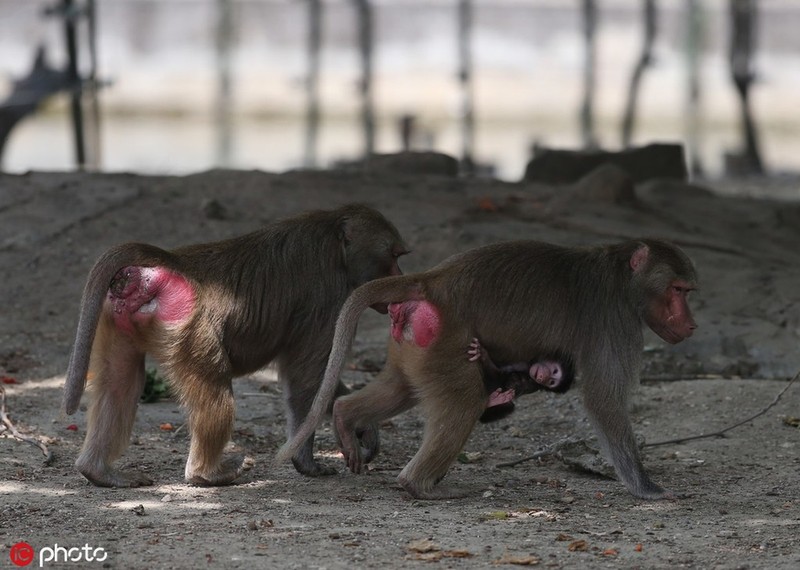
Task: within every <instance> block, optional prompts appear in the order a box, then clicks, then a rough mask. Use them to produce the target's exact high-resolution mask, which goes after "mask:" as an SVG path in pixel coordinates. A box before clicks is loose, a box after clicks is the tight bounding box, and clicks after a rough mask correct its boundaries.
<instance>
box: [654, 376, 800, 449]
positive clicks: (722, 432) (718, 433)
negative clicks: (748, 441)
mask: <svg viewBox="0 0 800 570" xmlns="http://www.w3.org/2000/svg"><path fill="white" fill-rule="evenodd" d="M798 378H800V372H798V373H797V374H795V375H794V378H792V379H791V380H789V383H788V384H786V386H784V387H783V390H781V391H780V392H778V395H777V396H775V399H774V400H772V402H770V404H769V405H768V406H767V407H765V408H764V409H763V410H761V411H760V412H758V413H756V414H754V415H752V416H750V417H749V418H746V419H744V420H742V421H740V422H737V423H735V424H733V425H732V426H728V427H726V428H725V429H721V430H719V431H715V432H712V433H702V434H700V435H691V436H688V437H679V438H676V439H668V440H665V441H656V442H653V443H645V444H644V445H643V446H642V447H655V446H657V445H667V444H669V443H684V442H686V441H692V440H695V439H703V438H706V437H722V436H723V435H725V433H727V432H729V431H731V430H732V429H734V428H737V427H739V426H740V425H743V424H746V423H747V422H750V421H753V420H754V419H756V418H757V417H759V416H762V415H764V414H766V413H767V411H769V409H770V408H772V407H773V406H774V405H775V404H777V403H778V400H780V399H781V396H783V394H784V393H785V392H786V390H788V389H789V386H791V385H792V384H793V383H794V381H795V380H797V379H798Z"/></svg>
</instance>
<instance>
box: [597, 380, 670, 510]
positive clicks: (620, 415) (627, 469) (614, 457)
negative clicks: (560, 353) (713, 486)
mask: <svg viewBox="0 0 800 570" xmlns="http://www.w3.org/2000/svg"><path fill="white" fill-rule="evenodd" d="M603 380H604V379H603V378H589V379H587V380H586V381H585V382H584V383H583V384H584V398H583V403H584V406H585V407H586V411H587V412H588V414H589V418H590V419H591V421H592V424H593V425H594V427H595V432H596V433H597V438H598V440H599V442H600V444H601V446H602V447H603V449H604V450H605V451H606V454H607V457H608V459H609V460H610V461H611V463H612V464H613V465H614V468H615V470H616V472H617V475H618V476H619V478H620V480H621V481H622V482H623V483H624V484H625V486H626V487H627V488H628V490H629V491H630V492H631V493H632V494H633V495H635V496H637V497H641V498H642V499H664V498H670V497H672V494H671V493H669V492H668V491H665V490H664V489H663V488H662V487H661V486H659V485H658V484H656V483H654V482H653V481H652V480H651V479H650V477H649V476H648V475H647V472H646V471H645V470H644V466H643V465H642V460H641V458H640V456H639V447H638V446H637V445H636V439H635V437H634V434H633V428H632V427H631V421H630V418H629V416H628V403H627V394H626V393H624V392H623V391H621V390H620V391H615V393H614V394H606V393H605V391H604V389H603V388H605V386H604V384H603Z"/></svg>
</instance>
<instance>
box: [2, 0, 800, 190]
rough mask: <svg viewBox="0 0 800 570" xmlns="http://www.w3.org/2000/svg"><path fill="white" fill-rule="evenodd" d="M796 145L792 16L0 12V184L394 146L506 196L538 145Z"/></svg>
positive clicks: (656, 8)
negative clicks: (447, 158)
mask: <svg viewBox="0 0 800 570" xmlns="http://www.w3.org/2000/svg"><path fill="white" fill-rule="evenodd" d="M37 57H38V59H37ZM626 116H627V117H628V119H627V121H626ZM748 121H750V123H749V128H748V129H745V125H748ZM626 124H627V127H626ZM76 127H78V128H77V129H76ZM798 135H800V2H798V1H794V0H660V1H657V0H560V1H559V0H473V1H467V0H322V1H321V0H95V1H92V0H0V137H1V138H2V140H4V141H5V144H4V145H2V142H0V145H2V146H0V152H2V154H0V158H2V163H1V164H2V170H4V171H8V172H24V171H27V170H71V169H75V168H86V169H97V170H103V171H131V172H137V173H142V174H158V173H162V174H183V173H188V172H196V171H201V170H207V169H210V168H214V167H232V168H242V169H262V170H269V171H282V170H286V169H290V168H297V167H303V166H305V167H325V166H329V165H331V164H333V163H335V162H338V161H347V160H355V159H358V158H360V157H363V156H364V155H365V154H368V153H372V152H377V153H388V152H397V151H399V150H401V149H403V148H406V149H411V150H437V151H441V152H446V153H448V154H451V155H453V156H456V157H458V158H461V159H468V160H469V161H470V162H474V163H475V164H477V165H479V166H480V172H483V173H487V174H494V175H496V176H497V177H499V178H503V179H507V180H518V179H520V178H521V177H522V175H523V172H524V169H525V164H526V162H527V161H528V159H529V158H530V156H531V153H532V149H533V148H534V147H535V146H545V147H558V148H572V149H581V148H602V149H605V150H618V149H621V148H624V147H627V146H630V145H642V144H646V143H649V142H652V141H676V142H681V141H682V142H684V143H686V144H687V153H688V156H689V158H690V160H691V162H692V168H693V170H694V171H695V172H702V173H703V174H705V175H706V176H710V177H714V176H722V175H725V174H730V173H734V174H743V173H745V174H746V173H760V172H762V171H764V172H768V173H781V172H796V171H798V170H800V136H798ZM78 147H81V148H80V149H79V148H78ZM753 152H755V153H756V156H755V157H754V156H753Z"/></svg>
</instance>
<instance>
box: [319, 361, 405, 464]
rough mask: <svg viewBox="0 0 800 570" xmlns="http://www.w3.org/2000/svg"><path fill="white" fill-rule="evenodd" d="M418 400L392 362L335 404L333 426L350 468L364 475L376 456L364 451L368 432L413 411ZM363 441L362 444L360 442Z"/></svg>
mask: <svg viewBox="0 0 800 570" xmlns="http://www.w3.org/2000/svg"><path fill="white" fill-rule="evenodd" d="M415 404H416V399H415V398H414V396H413V393H412V391H411V386H410V385H409V384H408V382H407V380H406V378H405V376H404V375H403V374H402V373H401V372H400V371H399V370H398V369H397V368H395V367H394V366H392V365H391V364H390V363H388V364H387V365H386V367H385V368H384V369H383V370H382V371H381V373H380V374H378V376H377V377H376V378H375V379H374V380H372V381H371V382H370V383H369V384H367V385H366V386H365V387H364V388H362V389H360V390H358V391H357V392H355V393H353V394H350V395H349V396H344V397H342V398H339V399H337V400H336V401H335V402H334V403H333V425H334V429H335V430H336V437H337V440H338V441H339V447H340V448H341V450H342V454H343V455H344V461H345V463H346V464H347V467H348V468H349V469H350V471H352V472H353V473H361V471H362V469H363V467H364V464H365V463H368V462H369V460H370V459H372V457H373V455H374V454H373V455H368V454H367V453H362V452H363V451H364V449H363V448H364V436H363V435H361V434H362V433H363V432H364V430H365V429H369V428H370V427H373V429H376V428H374V426H377V425H378V424H379V423H380V422H381V421H383V420H386V419H388V418H391V417H393V416H396V415H397V414H399V413H401V412H404V411H406V410H408V409H410V408H412V407H413V406H414V405H415ZM359 439H360V441H359Z"/></svg>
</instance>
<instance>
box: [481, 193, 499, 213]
mask: <svg viewBox="0 0 800 570" xmlns="http://www.w3.org/2000/svg"><path fill="white" fill-rule="evenodd" d="M478 209H479V210H481V211H482V212H496V211H498V210H499V209H500V208H498V207H497V204H495V201H494V200H493V199H492V198H490V197H489V196H484V197H483V198H478Z"/></svg>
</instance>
